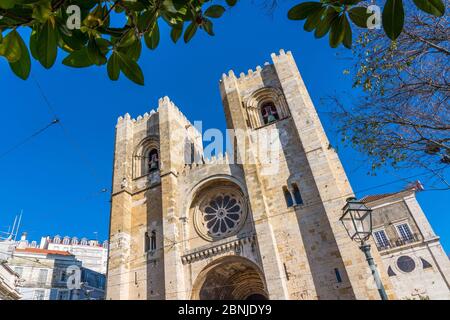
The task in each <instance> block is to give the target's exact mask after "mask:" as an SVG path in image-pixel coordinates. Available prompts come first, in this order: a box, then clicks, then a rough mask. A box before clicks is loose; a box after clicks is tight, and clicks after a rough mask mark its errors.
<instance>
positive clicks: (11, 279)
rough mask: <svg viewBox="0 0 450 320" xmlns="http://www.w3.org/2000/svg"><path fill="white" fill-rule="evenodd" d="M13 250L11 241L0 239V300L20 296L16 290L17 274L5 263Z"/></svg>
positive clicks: (14, 298)
mask: <svg viewBox="0 0 450 320" xmlns="http://www.w3.org/2000/svg"><path fill="white" fill-rule="evenodd" d="M13 250H14V242H13V241H11V240H9V239H7V240H4V241H2V240H0V300H18V299H20V298H21V297H22V296H21V294H20V292H19V291H18V290H17V283H18V280H19V275H18V274H17V273H16V272H15V271H14V270H13V269H12V268H11V267H10V266H9V265H8V264H7V260H8V259H9V258H10V257H11V255H12V252H13Z"/></svg>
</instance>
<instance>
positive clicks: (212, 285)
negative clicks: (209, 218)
mask: <svg viewBox="0 0 450 320" xmlns="http://www.w3.org/2000/svg"><path fill="white" fill-rule="evenodd" d="M268 298H269V295H268V293H267V286H266V282H265V278H264V274H263V272H262V271H261V269H260V267H259V266H258V265H256V264H255V263H254V262H252V261H250V260H248V259H246V258H243V257H240V256H227V257H221V258H219V259H217V260H214V261H213V262H211V263H210V264H209V265H207V266H206V267H205V268H204V269H203V270H202V271H201V272H200V273H199V275H198V276H197V278H196V280H195V282H194V285H193V287H192V293H191V299H192V300H268Z"/></svg>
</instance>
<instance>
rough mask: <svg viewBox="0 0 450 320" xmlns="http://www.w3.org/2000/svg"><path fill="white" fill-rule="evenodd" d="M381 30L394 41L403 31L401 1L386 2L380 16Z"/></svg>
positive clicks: (389, 0)
mask: <svg viewBox="0 0 450 320" xmlns="http://www.w3.org/2000/svg"><path fill="white" fill-rule="evenodd" d="M382 19H383V28H384V32H385V33H386V35H387V36H388V37H389V38H390V39H391V40H395V39H397V37H398V36H399V35H400V33H401V32H402V30H403V24H404V20H405V12H404V10H403V1H402V0H387V1H386V4H385V6H384V9H383V14H382Z"/></svg>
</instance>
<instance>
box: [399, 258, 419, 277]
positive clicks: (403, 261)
mask: <svg viewBox="0 0 450 320" xmlns="http://www.w3.org/2000/svg"><path fill="white" fill-rule="evenodd" d="M397 267H398V268H399V269H400V270H401V271H403V272H406V273H409V272H412V271H414V269H415V268H416V263H415V262H414V260H413V259H412V258H411V257H408V256H401V257H400V258H398V260H397Z"/></svg>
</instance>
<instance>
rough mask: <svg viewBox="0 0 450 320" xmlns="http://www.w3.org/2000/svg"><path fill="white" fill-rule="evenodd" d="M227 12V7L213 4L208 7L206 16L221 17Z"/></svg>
mask: <svg viewBox="0 0 450 320" xmlns="http://www.w3.org/2000/svg"><path fill="white" fill-rule="evenodd" d="M224 12H225V8H224V7H222V6H221V5H212V6H211V7H209V8H208V9H206V11H205V14H204V16H206V17H210V18H220V17H221V16H222V15H223V13H224Z"/></svg>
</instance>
